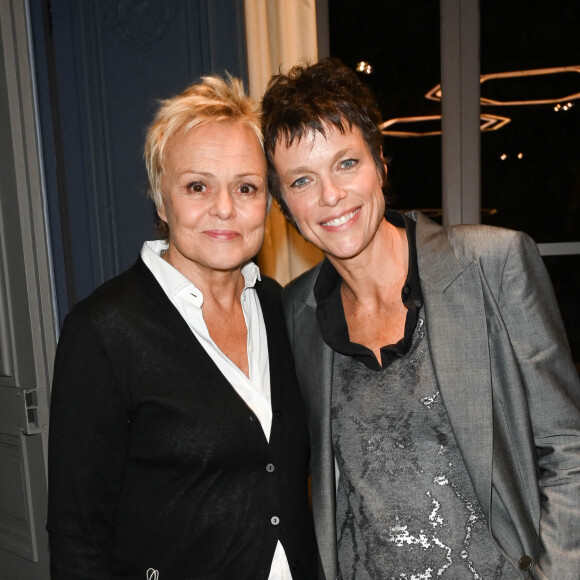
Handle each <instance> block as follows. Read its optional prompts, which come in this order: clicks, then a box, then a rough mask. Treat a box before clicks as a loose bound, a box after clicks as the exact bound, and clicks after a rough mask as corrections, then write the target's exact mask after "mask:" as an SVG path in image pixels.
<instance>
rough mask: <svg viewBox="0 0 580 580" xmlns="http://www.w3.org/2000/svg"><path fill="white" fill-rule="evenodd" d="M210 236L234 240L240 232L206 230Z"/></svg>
mask: <svg viewBox="0 0 580 580" xmlns="http://www.w3.org/2000/svg"><path fill="white" fill-rule="evenodd" d="M204 233H205V234H206V235H207V236H209V237H210V238H213V239H214V240H225V241H227V240H233V239H234V238H237V237H238V236H239V235H240V234H239V233H238V232H236V231H234V230H205V232H204Z"/></svg>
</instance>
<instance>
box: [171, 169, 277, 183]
mask: <svg viewBox="0 0 580 580" xmlns="http://www.w3.org/2000/svg"><path fill="white" fill-rule="evenodd" d="M188 174H195V175H199V176H200V177H205V178H207V179H212V178H215V177H216V175H215V174H214V173H211V172H209V171H199V170H197V169H184V170H183V171H179V172H178V174H177V175H179V176H181V175H188ZM233 177H234V178H235V179H243V178H244V177H259V178H261V179H264V180H265V179H266V176H265V175H263V174H261V173H256V172H255V171H251V170H248V171H242V172H241V173H236V175H234V176H233Z"/></svg>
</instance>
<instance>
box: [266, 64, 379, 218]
mask: <svg viewBox="0 0 580 580" xmlns="http://www.w3.org/2000/svg"><path fill="white" fill-rule="evenodd" d="M381 122H382V117H381V113H380V111H379V106H378V103H377V101H376V99H375V96H374V94H373V92H372V91H371V89H370V87H368V86H367V85H366V84H364V83H363V82H362V81H361V80H360V79H359V78H358V76H357V74H356V72H355V71H354V70H352V69H351V68H349V67H348V66H346V65H345V64H344V63H342V61H340V60H339V59H337V58H326V59H323V60H321V61H319V62H317V63H316V64H312V65H298V66H294V67H292V68H291V69H290V71H289V72H288V74H285V75H283V74H279V75H275V76H273V77H272V79H271V80H270V82H269V84H268V88H267V89H266V92H265V94H264V97H263V99H262V133H263V135H264V150H265V151H266V156H267V158H268V187H269V190H270V193H271V195H272V196H273V197H274V198H275V199H276V201H277V202H278V204H279V205H280V209H281V210H282V212H283V213H284V215H285V216H286V218H287V219H288V220H289V221H291V222H292V223H294V219H293V218H292V215H291V214H290V212H289V210H288V206H287V205H286V202H285V201H284V198H283V197H282V192H281V190H280V182H279V179H278V176H277V174H276V171H275V170H274V164H273V158H274V152H275V150H276V145H277V143H278V141H279V140H281V139H284V142H285V145H286V146H290V145H291V144H292V143H293V142H294V140H295V139H297V140H298V141H300V140H301V139H302V137H303V136H304V135H306V134H307V133H310V132H312V131H317V132H319V133H321V134H322V135H324V126H325V125H326V126H332V127H336V128H337V129H338V130H339V131H340V132H341V133H344V131H345V130H346V129H352V128H353V127H358V129H360V131H361V133H362V136H363V138H364V140H365V142H366V144H367V145H368V147H369V150H370V152H371V155H372V156H373V159H374V162H375V164H376V166H377V169H378V171H379V173H380V175H381V177H382V180H383V184H386V178H387V176H386V172H385V167H384V159H383V155H382V145H383V136H382V134H381V130H380V129H379V125H380V123H381Z"/></svg>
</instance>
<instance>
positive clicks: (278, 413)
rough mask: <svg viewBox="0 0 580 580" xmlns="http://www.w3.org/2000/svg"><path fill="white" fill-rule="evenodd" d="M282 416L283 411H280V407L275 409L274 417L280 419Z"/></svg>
mask: <svg viewBox="0 0 580 580" xmlns="http://www.w3.org/2000/svg"><path fill="white" fill-rule="evenodd" d="M281 416H282V411H280V409H274V417H276V419H279V418H280V417H281Z"/></svg>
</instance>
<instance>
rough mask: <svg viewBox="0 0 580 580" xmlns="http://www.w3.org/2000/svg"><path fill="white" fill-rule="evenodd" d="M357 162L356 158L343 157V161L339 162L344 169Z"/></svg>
mask: <svg viewBox="0 0 580 580" xmlns="http://www.w3.org/2000/svg"><path fill="white" fill-rule="evenodd" d="M357 163H358V159H345V160H344V161H341V162H340V166H341V167H344V168H345V169H350V168H351V167H354V166H355V165H356V164H357Z"/></svg>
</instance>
